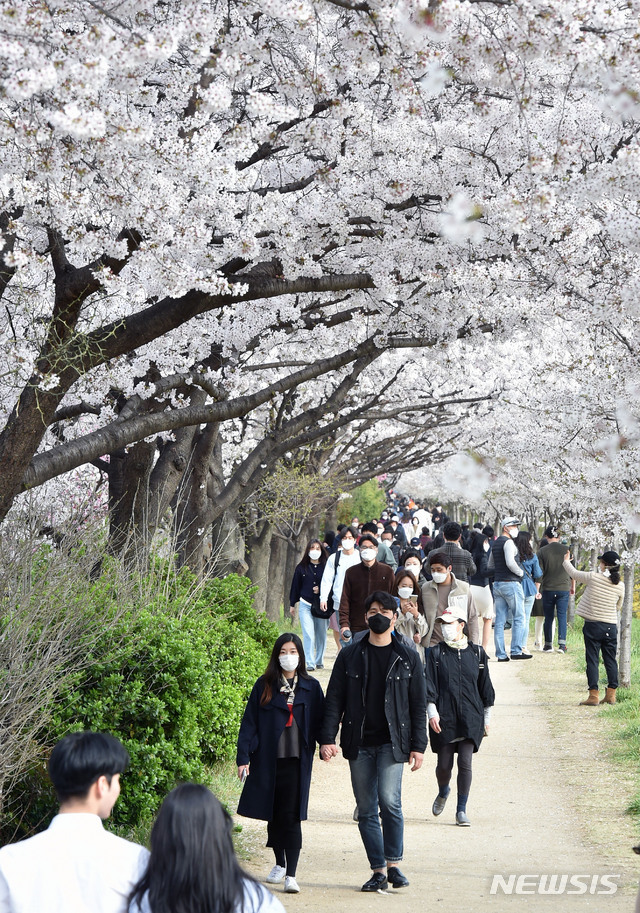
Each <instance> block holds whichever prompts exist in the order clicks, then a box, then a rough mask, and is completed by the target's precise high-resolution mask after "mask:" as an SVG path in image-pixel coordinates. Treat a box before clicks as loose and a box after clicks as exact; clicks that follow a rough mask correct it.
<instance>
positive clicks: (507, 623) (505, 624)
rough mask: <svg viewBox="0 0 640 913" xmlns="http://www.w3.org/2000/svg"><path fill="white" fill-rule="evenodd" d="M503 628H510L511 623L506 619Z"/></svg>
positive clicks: (507, 629)
mask: <svg viewBox="0 0 640 913" xmlns="http://www.w3.org/2000/svg"><path fill="white" fill-rule="evenodd" d="M504 629H505V631H509V630H510V629H511V623H510V622H508V621H505V623H504Z"/></svg>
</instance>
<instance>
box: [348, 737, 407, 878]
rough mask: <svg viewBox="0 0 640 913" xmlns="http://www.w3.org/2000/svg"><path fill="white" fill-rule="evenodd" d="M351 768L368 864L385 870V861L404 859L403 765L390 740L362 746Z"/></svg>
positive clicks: (350, 764)
mask: <svg viewBox="0 0 640 913" xmlns="http://www.w3.org/2000/svg"><path fill="white" fill-rule="evenodd" d="M349 767H350V768H351V785H352V787H353V794H354V796H355V798H356V805H357V806H358V829H359V830H360V836H361V837H362V842H363V843H364V848H365V851H366V853H367V858H368V860H369V865H370V866H371V868H372V869H384V867H385V863H387V862H400V861H401V859H402V851H403V848H404V844H403V836H404V818H403V816H402V773H403V770H404V764H403V763H402V761H396V760H395V759H394V757H393V749H392V748H391V743H390V742H388V743H387V744H386V745H377V746H375V747H374V748H360V749H359V750H358V757H357V758H356V759H355V761H349ZM378 808H379V809H380V815H378ZM380 819H382V827H380Z"/></svg>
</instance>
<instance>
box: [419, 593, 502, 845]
mask: <svg viewBox="0 0 640 913" xmlns="http://www.w3.org/2000/svg"><path fill="white" fill-rule="evenodd" d="M438 620H439V621H440V623H441V626H442V636H443V640H442V642H441V643H439V644H436V646H434V647H433V648H432V649H431V650H430V651H429V653H428V655H427V668H426V679H427V713H428V716H429V727H430V728H431V750H432V751H433V752H436V753H437V755H438V761H437V766H436V779H437V781H438V795H437V796H436V798H435V800H434V803H433V806H432V809H431V811H432V812H433V814H434V815H436V816H438V815H441V814H442V812H443V811H444V807H445V805H446V803H447V799H448V798H449V793H450V792H451V787H450V786H449V783H450V781H451V774H452V772H453V758H454V755H455V754H457V755H458V776H457V783H456V785H457V792H458V795H457V804H456V824H458V825H460V826H461V827H468V826H469V825H470V824H471V822H470V821H469V817H468V815H467V800H468V798H469V790H470V788H471V760H472V757H473V754H474V752H476V751H477V750H478V749H479V747H480V743H481V742H482V738H483V736H484V735H487V734H488V732H489V721H490V717H491V708H492V707H493V703H494V700H495V694H494V691H493V685H492V684H491V677H490V676H489V666H488V657H487V654H486V652H485V650H484V648H483V647H481V646H479V645H478V644H471V643H469V641H468V639H467V630H466V619H465V617H464V615H462V614H458V613H456V612H455V610H453V611H452V610H450V609H446V610H445V611H444V612H442V613H441V614H440V615H439V616H438Z"/></svg>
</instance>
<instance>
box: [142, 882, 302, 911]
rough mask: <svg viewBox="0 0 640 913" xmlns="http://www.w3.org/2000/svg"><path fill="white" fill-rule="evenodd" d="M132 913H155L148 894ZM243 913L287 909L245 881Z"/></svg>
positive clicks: (259, 888)
mask: <svg viewBox="0 0 640 913" xmlns="http://www.w3.org/2000/svg"><path fill="white" fill-rule="evenodd" d="M131 913H153V911H152V910H151V907H150V905H149V896H148V894H145V895H144V897H143V898H142V905H141V906H138V904H137V903H136V904H134V905H133V906H132V908H131ZM242 913H285V909H284V907H283V906H282V904H281V903H280V901H279V900H278V898H277V897H275V896H274V895H273V894H272V893H271V891H269V890H268V888H265V887H264V886H263V885H261V884H257V883H256V882H254V881H245V889H244V907H243V910H242Z"/></svg>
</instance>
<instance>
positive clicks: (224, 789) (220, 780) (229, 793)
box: [110, 761, 247, 859]
mask: <svg viewBox="0 0 640 913" xmlns="http://www.w3.org/2000/svg"><path fill="white" fill-rule="evenodd" d="M204 783H205V786H208V787H209V789H210V790H211V791H212V792H213V793H214V794H215V795H216V796H217V797H218V799H219V800H220V802H221V803H222V804H223V805H224V807H225V808H226V810H227V811H228V812H229V814H230V815H234V814H235V811H236V808H237V806H238V799H239V798H240V791H241V789H242V787H241V784H240V780H238V774H237V768H236V764H235V761H220V762H219V763H218V764H214V765H213V767H210V768H208V770H207V777H206V779H205V781H204ZM153 821H154V819H153V818H148V819H145V820H141V821H139V822H138V824H137V825H136V826H135V827H133V828H125V827H117V828H113V830H114V832H115V833H117V834H118V835H119V836H120V837H124V838H125V840H132V841H133V842H134V843H140V844H142V846H146V847H148V846H149V838H150V836H151V828H152V827H153ZM110 830H111V828H110ZM233 841H234V845H235V848H236V853H237V854H238V856H239V857H240V858H241V859H244V858H247V852H246V848H245V847H244V845H243V839H242V825H241V824H236V825H235V826H234V829H233Z"/></svg>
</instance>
